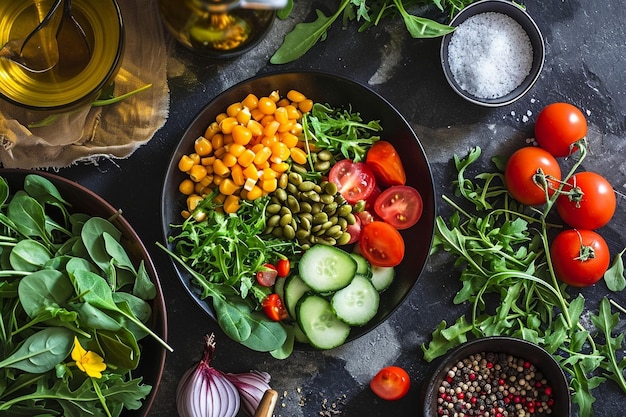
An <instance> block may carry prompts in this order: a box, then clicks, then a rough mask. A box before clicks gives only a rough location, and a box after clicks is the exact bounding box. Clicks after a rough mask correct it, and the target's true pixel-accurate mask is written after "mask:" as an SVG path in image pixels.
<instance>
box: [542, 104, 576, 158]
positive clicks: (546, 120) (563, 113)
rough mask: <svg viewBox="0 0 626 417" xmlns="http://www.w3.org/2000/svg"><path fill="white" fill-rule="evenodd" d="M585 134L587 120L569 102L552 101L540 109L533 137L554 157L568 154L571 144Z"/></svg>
mask: <svg viewBox="0 0 626 417" xmlns="http://www.w3.org/2000/svg"><path fill="white" fill-rule="evenodd" d="M585 136H587V120H586V119H585V116H584V115H583V113H582V112H581V111H580V110H579V109H578V108H577V107H576V106H573V105H571V104H569V103H552V104H549V105H547V106H546V107H544V108H543V110H541V112H540V113H539V115H538V116H537V121H536V122H535V139H537V143H539V146H541V147H542V148H543V149H545V150H546V151H548V152H550V153H551V154H552V155H554V156H556V157H562V156H568V155H570V154H571V153H572V152H574V151H575V150H576V149H575V147H574V148H572V145H573V144H574V143H576V142H577V141H578V140H580V139H582V138H584V137H585Z"/></svg>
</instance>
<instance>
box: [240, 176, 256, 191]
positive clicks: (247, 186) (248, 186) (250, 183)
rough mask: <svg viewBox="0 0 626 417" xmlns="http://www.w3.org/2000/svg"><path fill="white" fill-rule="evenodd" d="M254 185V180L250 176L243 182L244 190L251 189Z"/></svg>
mask: <svg viewBox="0 0 626 417" xmlns="http://www.w3.org/2000/svg"><path fill="white" fill-rule="evenodd" d="M255 185H256V180H255V179H252V178H248V179H247V180H246V182H245V183H244V184H243V189H244V190H246V191H250V190H252V188H254V186H255Z"/></svg>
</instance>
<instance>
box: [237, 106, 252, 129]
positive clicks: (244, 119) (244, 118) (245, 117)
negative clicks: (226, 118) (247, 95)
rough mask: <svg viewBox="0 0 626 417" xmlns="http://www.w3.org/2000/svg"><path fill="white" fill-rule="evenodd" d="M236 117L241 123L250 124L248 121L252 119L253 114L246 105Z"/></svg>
mask: <svg viewBox="0 0 626 417" xmlns="http://www.w3.org/2000/svg"><path fill="white" fill-rule="evenodd" d="M235 118H236V119H237V121H238V122H239V123H240V124H241V125H243V126H245V125H247V124H248V122H250V120H252V114H251V113H250V110H249V109H248V108H247V107H244V108H243V109H241V110H239V113H237V115H236V116H235Z"/></svg>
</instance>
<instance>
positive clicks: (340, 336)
mask: <svg viewBox="0 0 626 417" xmlns="http://www.w3.org/2000/svg"><path fill="white" fill-rule="evenodd" d="M296 310H297V316H298V324H299V326H300V329H302V332H303V333H304V334H305V335H306V337H307V338H308V339H309V343H310V344H311V346H313V347H315V348H317V349H332V348H334V347H337V346H340V345H342V344H343V343H344V342H345V341H346V339H347V338H348V335H349V334H350V326H348V325H347V324H346V323H344V322H343V321H341V320H339V319H338V318H337V316H336V315H335V313H334V312H333V308H332V307H331V305H330V303H329V302H328V300H326V299H325V298H322V297H320V296H319V295H315V294H308V295H305V296H304V297H302V299H300V301H299V302H298V306H297V308H296Z"/></svg>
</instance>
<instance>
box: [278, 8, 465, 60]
mask: <svg viewBox="0 0 626 417" xmlns="http://www.w3.org/2000/svg"><path fill="white" fill-rule="evenodd" d="M473 1H474V0H404V1H403V0H342V1H341V3H339V5H338V6H337V9H336V10H335V12H334V13H333V14H331V15H330V16H326V15H325V14H324V13H323V12H322V11H320V10H316V14H317V18H316V19H315V20H314V21H313V22H303V23H298V24H297V25H296V26H295V27H294V29H293V30H292V31H291V32H290V33H288V34H287V36H285V40H284V41H283V44H282V45H281V46H280V47H279V49H278V50H277V51H276V52H275V53H274V55H273V56H272V57H271V59H270V62H271V63H272V64H286V63H288V62H291V61H294V60H296V59H298V58H300V57H301V56H302V55H304V54H306V53H307V51H308V50H309V49H311V48H312V47H313V46H314V45H315V44H316V43H317V42H319V41H324V40H326V37H327V32H328V29H329V28H330V27H331V26H332V25H333V23H334V22H335V21H337V20H338V19H339V18H340V17H341V18H342V20H343V23H344V25H346V23H347V22H349V21H352V20H356V21H358V22H362V24H361V26H360V27H359V29H358V30H359V32H362V31H364V30H366V29H367V28H368V27H370V26H377V25H378V24H379V23H380V22H381V21H383V20H386V19H388V18H396V17H398V16H399V17H400V18H402V20H403V22H404V24H405V26H406V28H407V30H408V32H409V34H410V35H411V36H412V37H413V38H436V37H439V36H443V35H445V34H447V33H450V32H452V31H453V30H454V28H453V27H451V26H448V25H445V24H442V23H439V22H437V21H435V20H433V19H428V18H425V17H421V16H416V15H414V14H411V13H410V12H409V9H410V8H411V7H413V6H416V5H418V6H419V5H431V6H436V7H437V9H439V10H440V11H442V12H444V11H446V12H447V13H448V14H449V15H450V16H453V15H454V14H456V13H457V12H458V11H460V10H461V9H462V8H463V7H465V6H466V5H468V4H470V3H472V2H473ZM292 9H293V0H290V1H289V5H288V7H286V8H285V10H284V11H283V12H282V13H281V14H279V16H280V17H281V18H286V17H287V16H288V15H289V14H290V12H291V10H292Z"/></svg>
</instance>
